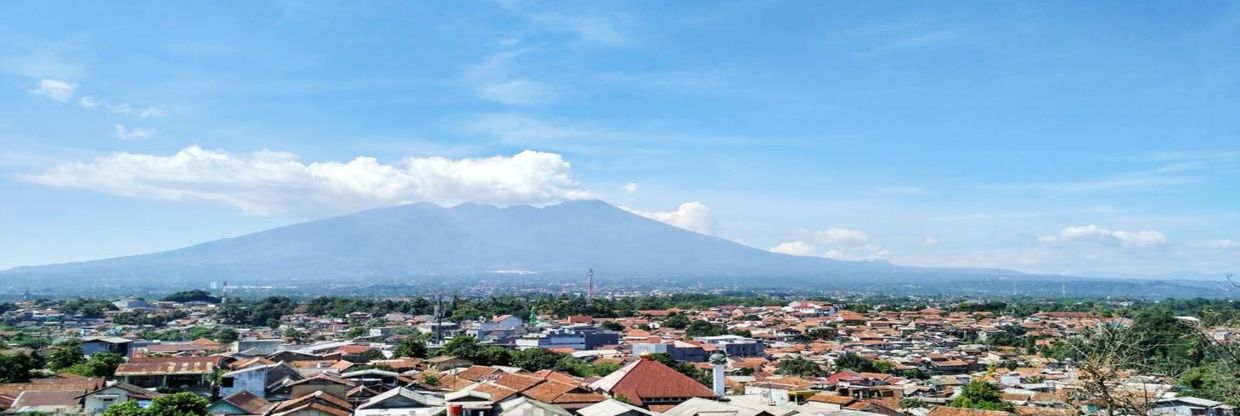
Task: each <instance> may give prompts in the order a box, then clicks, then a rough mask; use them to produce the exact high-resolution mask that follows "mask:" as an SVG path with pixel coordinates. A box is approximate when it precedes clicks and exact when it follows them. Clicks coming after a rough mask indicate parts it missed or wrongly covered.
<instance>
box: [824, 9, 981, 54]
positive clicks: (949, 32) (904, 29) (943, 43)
mask: <svg viewBox="0 0 1240 416" xmlns="http://www.w3.org/2000/svg"><path fill="white" fill-rule="evenodd" d="M844 35H845V36H848V37H851V38H853V39H855V40H859V41H861V42H864V43H867V44H868V46H866V47H865V49H863V50H861V51H860V52H858V53H857V54H856V56H857V57H860V58H875V57H879V56H883V55H888V54H892V53H896V52H899V51H904V50H918V49H937V48H943V47H947V46H952V45H956V44H959V43H961V42H962V41H964V40H965V39H966V34H965V32H964V31H963V30H962V29H959V28H956V27H951V26H948V25H945V24H943V23H941V22H937V21H935V20H933V19H928V18H914V19H906V20H900V21H893V22H881V23H875V24H871V25H866V26H861V27H857V28H854V29H852V30H848V31H846V32H844Z"/></svg>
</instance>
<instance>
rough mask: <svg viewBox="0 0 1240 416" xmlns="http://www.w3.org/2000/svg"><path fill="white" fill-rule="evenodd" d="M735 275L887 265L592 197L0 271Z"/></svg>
mask: <svg viewBox="0 0 1240 416" xmlns="http://www.w3.org/2000/svg"><path fill="white" fill-rule="evenodd" d="M587 268H595V269H599V270H607V271H608V273H610V274H613V275H614V274H642V275H647V274H672V275H686V276H695V275H723V276H743V275H752V274H757V273H761V274H766V275H772V274H773V275H803V274H811V273H821V272H824V271H843V270H853V271H866V270H870V271H873V270H887V269H895V266H892V265H891V264H889V263H887V262H881V261H880V262H845V261H837V260H831V259H824V258H811V257H796V256H789V255H784V254H777V253H771V252H768V251H764V250H758V249H754V248H752V247H747V246H744V245H741V244H737V243H734V242H731V241H728V240H724V239H721V238H716V237H711V236H706V235H702V234H697V233H694V232H691V231H686V230H683V229H680V228H677V227H673V226H669V225H667V224H664V223H661V222H658V221H654V220H651V219H647V218H645V217H641V216H638V215H635V214H632V213H630V212H628V211H625V210H622V209H619V208H617V207H615V206H612V205H609V204H607V203H605V202H601V201H579V202H566V203H562V204H558V205H552V206H548V207H544V208H536V207H532V206H524V205H518V206H510V207H504V208H500V207H495V206H491V205H475V204H464V205H458V206H455V207H451V208H445V207H441V206H438V205H433V204H425V203H419V204H410V205H403V206H397V207H391V208H382V209H374V210H369V211H363V212H359V213H355V214H350V215H343V216H339V217H333V218H327V219H322V220H317V221H310V222H306V223H301V224H295V225H290V226H286V227H280V228H275V229H271V230H267V231H263V232H258V233H254V234H248V235H244V236H240V237H236V238H227V239H222V240H216V241H211V242H207V243H203V244H198V245H195V246H191V247H186V248H182V249H178V250H172V251H165V252H159V253H152V254H144V255H137V256H129V257H120V258H112V259H105V260H96V261H86V262H77V263H64V264H53V265H46V266H31V267H17V268H14V269H10V270H7V271H4V272H0V277H5V278H18V277H41V278H91V279H102V280H115V279H122V280H127V279H155V278H177V277H193V278H205V277H209V278H213V279H218V280H224V279H232V280H272V279H275V280H279V279H301V281H305V280H306V279H309V280H317V279H336V278H358V277H376V278H401V277H407V276H420V275H454V274H477V273H492V272H540V273H547V272H561V271H573V272H575V273H581V272H582V271H583V270H585V269H587Z"/></svg>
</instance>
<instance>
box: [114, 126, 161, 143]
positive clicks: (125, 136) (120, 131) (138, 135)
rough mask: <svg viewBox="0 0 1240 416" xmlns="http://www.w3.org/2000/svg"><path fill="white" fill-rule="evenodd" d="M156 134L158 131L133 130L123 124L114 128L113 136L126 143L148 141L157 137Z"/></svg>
mask: <svg viewBox="0 0 1240 416" xmlns="http://www.w3.org/2000/svg"><path fill="white" fill-rule="evenodd" d="M155 133H156V131H155V130H154V129H139V128H133V129H131V128H128V127H125V126H124V125H123V124H117V125H116V126H115V127H114V128H113V134H114V135H115V136H116V138H118V139H121V140H126V141H137V140H146V139H149V138H152V137H155Z"/></svg>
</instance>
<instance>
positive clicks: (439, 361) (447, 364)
mask: <svg viewBox="0 0 1240 416" xmlns="http://www.w3.org/2000/svg"><path fill="white" fill-rule="evenodd" d="M424 362H425V363H426V366H427V368H430V369H432V370H435V371H448V370H451V369H453V368H463V367H469V366H471V365H473V364H474V363H473V362H470V361H469V360H466V359H464V358H457V357H454V356H451V355H441V356H438V357H433V358H429V359H427V360H426V361H424Z"/></svg>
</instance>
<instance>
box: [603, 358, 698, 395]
mask: <svg viewBox="0 0 1240 416" xmlns="http://www.w3.org/2000/svg"><path fill="white" fill-rule="evenodd" d="M591 387H592V388H599V389H601V390H604V391H606V392H608V393H611V394H612V396H616V395H621V394H623V395H624V396H625V397H627V398H628V399H629V401H630V403H632V404H634V405H638V406H640V405H642V403H643V400H645V399H651V398H661V397H669V398H671V397H676V398H684V397H703V398H713V397H715V393H714V392H713V391H711V389H710V388H707V387H706V386H703V385H702V383H699V382H698V381H697V380H694V379H693V378H692V377H689V376H686V375H684V374H681V373H680V372H679V371H676V370H674V369H672V368H671V367H668V366H666V365H664V364H663V363H660V362H658V361H655V360H652V359H649V358H646V357H643V358H642V359H640V360H637V361H635V362H633V363H632V364H629V365H627V366H625V367H624V368H621V369H620V370H616V372H614V373H611V374H608V375H607V377H603V378H602V379H600V380H599V381H596V382H594V384H592V385H591Z"/></svg>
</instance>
